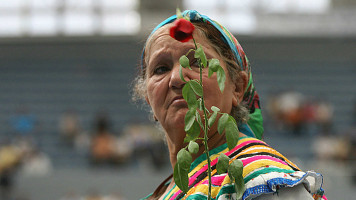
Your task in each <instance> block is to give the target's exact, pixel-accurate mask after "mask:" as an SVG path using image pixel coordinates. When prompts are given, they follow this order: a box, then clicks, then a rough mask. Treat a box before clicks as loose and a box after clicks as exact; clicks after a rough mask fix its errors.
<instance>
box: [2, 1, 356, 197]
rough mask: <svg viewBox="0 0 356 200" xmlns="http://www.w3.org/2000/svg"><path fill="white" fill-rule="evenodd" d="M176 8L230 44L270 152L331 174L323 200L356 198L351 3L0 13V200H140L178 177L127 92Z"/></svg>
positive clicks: (32, 5)
mask: <svg viewBox="0 0 356 200" xmlns="http://www.w3.org/2000/svg"><path fill="white" fill-rule="evenodd" d="M177 6H178V7H180V8H181V9H182V10H184V9H197V10H198V11H200V12H201V13H203V14H204V13H206V14H208V15H209V16H211V17H212V18H215V19H216V20H217V21H219V22H221V23H222V24H224V25H225V26H226V27H228V29H230V30H231V31H232V32H233V34H236V36H237V39H238V40H239V41H240V43H241V45H242V46H243V47H244V50H245V52H246V54H247V56H248V57H249V60H250V62H251V65H252V70H253V74H254V81H255V85H256V88H257V91H258V93H259V94H260V98H261V102H262V109H263V115H264V124H265V134H264V136H265V138H264V139H265V141H267V143H269V144H270V145H271V146H272V147H274V148H275V149H277V150H279V151H280V152H282V154H284V155H286V156H287V157H289V158H290V159H291V160H293V161H294V162H296V163H297V164H298V165H299V166H300V167H301V168H302V169H306V170H312V169H314V170H315V171H317V172H321V173H323V175H324V189H325V190H326V192H327V193H326V194H327V196H328V198H330V199H352V198H353V197H354V195H356V193H355V188H356V168H355V164H356V56H355V49H356V24H355V21H356V12H355V11H356V3H355V2H354V1H352V0H313V1H307V0H269V1H264V0H259V1H258V0H239V1H233V0H223V1H222V0H194V1H188V0H175V1H165V0H120V1H118V0H100V1H94V0H1V1H0V24H1V26H0V200H48V199H54V200H124V199H139V198H140V197H144V196H146V195H147V194H148V193H150V192H151V191H153V189H154V187H155V186H156V185H158V184H159V183H160V180H162V179H163V178H164V177H166V176H168V175H169V174H170V173H171V172H170V167H169V160H168V155H167V149H166V147H165V144H164V142H163V140H162V137H163V136H162V133H161V131H160V130H159V128H158V127H157V126H156V125H155V124H154V123H153V122H152V121H150V120H149V118H150V114H149V111H148V110H147V107H145V106H143V105H140V103H133V102H132V101H131V96H130V95H131V94H130V88H131V82H132V80H133V79H134V77H135V75H136V74H135V72H136V68H137V67H138V64H139V59H140V54H141V48H142V45H143V44H144V38H145V37H146V36H147V35H148V34H149V32H150V30H151V29H152V28H153V27H154V26H155V25H157V23H159V22H160V21H162V20H163V19H165V18H166V17H168V16H171V15H173V14H174V13H175V9H176V7H177ZM138 104H139V105H138Z"/></svg>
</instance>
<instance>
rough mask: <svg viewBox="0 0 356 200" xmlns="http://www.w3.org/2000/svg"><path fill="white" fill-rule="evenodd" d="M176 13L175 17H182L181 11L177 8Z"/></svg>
mask: <svg viewBox="0 0 356 200" xmlns="http://www.w3.org/2000/svg"><path fill="white" fill-rule="evenodd" d="M176 13H177V14H176V15H177V19H180V18H183V15H182V12H181V11H180V9H179V8H177V9H176Z"/></svg>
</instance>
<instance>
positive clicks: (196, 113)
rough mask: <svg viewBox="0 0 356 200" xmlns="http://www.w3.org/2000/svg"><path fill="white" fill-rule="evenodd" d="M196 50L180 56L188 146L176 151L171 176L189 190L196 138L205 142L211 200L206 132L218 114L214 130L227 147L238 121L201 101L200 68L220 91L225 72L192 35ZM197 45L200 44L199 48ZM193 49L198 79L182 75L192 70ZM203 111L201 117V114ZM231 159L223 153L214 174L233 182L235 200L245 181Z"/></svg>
mask: <svg viewBox="0 0 356 200" xmlns="http://www.w3.org/2000/svg"><path fill="white" fill-rule="evenodd" d="M193 41H194V44H195V49H191V50H189V51H188V53H187V54H186V55H183V56H181V57H180V59H179V63H180V68H179V74H180V78H181V79H182V80H183V81H184V82H185V85H184V87H183V89H182V95H183V98H184V99H185V100H186V102H187V104H188V111H187V113H186V115H185V118H184V122H185V127H184V130H185V132H186V137H185V138H184V142H185V143H188V145H187V146H186V147H184V148H182V149H181V150H180V151H179V152H178V154H177V163H176V165H175V167H174V172H173V177H174V181H175V183H176V185H177V186H178V187H179V188H180V189H181V190H182V191H183V192H184V193H187V192H188V190H189V186H188V183H189V178H188V173H189V170H190V165H191V163H192V154H196V153H198V151H199V144H198V143H197V142H196V141H197V140H202V141H203V142H202V143H203V145H204V152H205V154H206V157H207V161H208V177H209V191H208V199H209V200H210V199H211V160H210V155H209V149H208V140H209V138H208V132H209V130H210V128H211V127H212V126H213V125H214V123H215V122H216V119H217V118H218V116H220V118H219V120H218V126H217V131H218V133H219V134H223V133H225V137H226V141H227V145H228V148H229V149H232V148H234V147H235V146H236V144H237V142H238V140H239V130H238V128H237V123H236V121H235V119H234V118H233V117H232V116H230V115H229V114H227V113H222V112H220V109H219V108H218V107H215V106H212V107H211V108H210V109H211V111H209V110H208V109H207V108H206V106H205V102H204V90H203V70H204V69H205V68H208V77H209V78H211V76H212V75H213V74H214V73H216V77H217V82H218V86H219V88H220V91H221V92H223V91H224V88H225V80H226V76H225V71H224V69H223V68H222V67H221V65H220V62H219V60H218V59H215V58H213V59H209V60H208V59H207V58H206V55H205V53H204V51H203V48H202V47H201V46H200V45H199V44H197V43H196V42H195V40H194V38H193ZM198 45H199V47H198ZM192 51H194V58H195V59H197V60H198V65H199V73H200V79H199V80H197V79H194V80H189V81H187V80H185V79H184V76H183V68H185V69H189V70H192V68H191V66H190V60H189V58H188V57H187V55H188V54H190V53H191V52H192ZM201 112H202V113H203V115H202V117H201V115H200V113H201ZM201 131H202V132H203V133H204V137H202V138H201V137H199V136H200V134H201ZM229 161H230V158H229V157H228V156H226V155H225V154H223V153H222V154H221V155H220V156H219V159H218V163H217V167H216V168H217V173H219V174H221V173H226V172H228V175H229V177H230V180H231V181H232V183H234V185H235V190H236V194H237V197H236V198H237V199H240V198H241V197H242V194H243V193H244V191H245V184H244V180H243V177H242V171H243V165H242V162H241V161H240V160H234V161H232V162H231V163H229Z"/></svg>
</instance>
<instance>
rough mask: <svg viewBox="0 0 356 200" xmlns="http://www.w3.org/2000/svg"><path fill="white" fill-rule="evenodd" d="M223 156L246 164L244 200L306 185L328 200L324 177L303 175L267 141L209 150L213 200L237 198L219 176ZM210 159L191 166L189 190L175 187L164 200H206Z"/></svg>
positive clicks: (249, 140) (203, 157)
mask: <svg viewBox="0 0 356 200" xmlns="http://www.w3.org/2000/svg"><path fill="white" fill-rule="evenodd" d="M221 153H224V154H225V155H227V156H229V157H230V162H232V161H233V160H235V159H239V160H241V161H242V163H243V165H244V169H243V177H244V181H245V185H246V191H245V193H244V195H243V198H242V199H252V198H254V197H257V196H259V195H261V194H268V193H276V192H278V190H279V189H280V188H283V187H293V186H295V185H298V184H304V186H305V187H306V188H307V190H308V191H309V192H310V193H311V194H312V195H313V196H314V198H315V199H326V197H325V196H324V195H323V193H324V191H323V189H322V188H321V185H322V176H321V175H320V174H318V173H315V172H311V171H310V172H302V171H301V170H300V169H299V168H298V167H297V166H296V165H295V164H293V163H292V162H290V161H289V160H288V159H287V158H285V157H284V156H283V155H281V154H280V153H279V152H277V151H276V150H274V149H272V148H271V147H269V146H268V145H267V144H266V143H265V142H263V141H261V140H258V139H255V138H251V137H244V138H241V139H240V140H239V142H238V144H237V146H236V147H235V148H234V149H232V150H231V151H229V149H228V148H227V145H226V144H224V145H222V146H220V147H217V148H215V149H213V150H211V151H210V155H211V157H210V158H211V160H212V163H211V165H212V197H213V199H219V200H222V199H235V189H234V185H233V183H231V181H230V178H229V176H228V175H227V173H224V174H220V175H219V174H217V171H216V163H217V160H218V156H219V155H220V154H221ZM207 167H208V166H207V159H206V155H205V154H203V155H201V156H200V157H198V158H197V159H196V160H195V161H194V162H193V163H192V165H191V168H190V173H189V191H188V193H187V194H183V193H182V191H181V190H180V189H179V188H178V187H177V186H176V185H175V186H174V187H173V188H172V189H171V190H170V191H169V192H168V194H167V195H166V196H165V197H164V199H165V200H174V199H187V200H193V199H195V200H203V199H204V200H205V199H207V194H208V176H207Z"/></svg>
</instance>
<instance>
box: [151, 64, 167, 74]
mask: <svg viewBox="0 0 356 200" xmlns="http://www.w3.org/2000/svg"><path fill="white" fill-rule="evenodd" d="M169 70H170V69H169V68H168V67H166V66H160V67H157V68H156V69H155V70H154V71H153V74H156V75H160V74H164V73H166V72H168V71H169Z"/></svg>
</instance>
